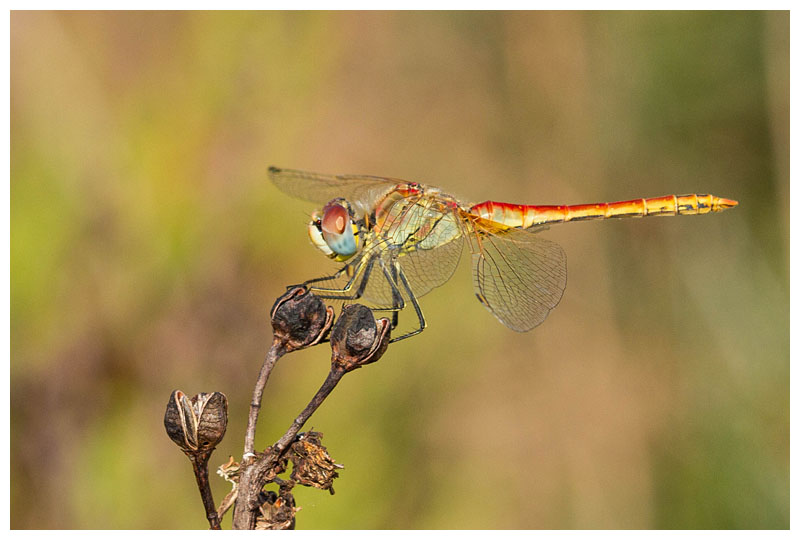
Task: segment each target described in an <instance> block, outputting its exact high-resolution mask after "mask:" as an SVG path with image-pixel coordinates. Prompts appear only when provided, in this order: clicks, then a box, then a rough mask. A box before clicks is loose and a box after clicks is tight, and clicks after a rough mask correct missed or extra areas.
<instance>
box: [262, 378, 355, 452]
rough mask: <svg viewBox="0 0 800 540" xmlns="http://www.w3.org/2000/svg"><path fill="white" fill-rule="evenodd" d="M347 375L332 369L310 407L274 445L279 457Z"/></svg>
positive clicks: (312, 399) (273, 448)
mask: <svg viewBox="0 0 800 540" xmlns="http://www.w3.org/2000/svg"><path fill="white" fill-rule="evenodd" d="M345 373H347V372H346V371H345V370H344V369H342V368H340V367H338V366H333V367H331V371H330V373H328V376H327V377H326V378H325V382H323V383H322V386H320V388H319V390H317V393H316V394H315V395H314V397H313V398H311V401H310V402H309V403H308V405H306V408H305V409H303V412H301V413H300V414H299V415H297V418H295V419H294V422H292V425H291V426H290V427H289V429H288V430H287V431H286V433H284V434H283V437H281V438H280V439H279V440H278V442H276V443H275V444H273V445H272V450H273V451H274V452H275V453H276V454H277V455H279V456H280V455H281V454H283V452H284V450H286V448H288V447H289V445H290V444H291V443H292V442H293V441H294V438H295V437H297V434H298V433H299V432H300V429H302V427H303V425H305V423H306V422H307V421H308V419H309V418H311V415H312V414H314V411H316V410H317V409H318V408H319V406H320V405H322V402H323V401H325V398H327V397H328V395H329V394H330V393H331V392H333V389H334V388H336V385H337V384H339V381H341V380H342V377H344V374H345Z"/></svg>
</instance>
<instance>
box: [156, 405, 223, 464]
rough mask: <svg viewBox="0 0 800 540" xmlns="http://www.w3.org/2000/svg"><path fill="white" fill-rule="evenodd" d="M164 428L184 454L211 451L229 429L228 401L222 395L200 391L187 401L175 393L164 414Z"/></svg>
mask: <svg viewBox="0 0 800 540" xmlns="http://www.w3.org/2000/svg"><path fill="white" fill-rule="evenodd" d="M164 427H165V428H166V430H167V435H169V438H170V439H172V441H173V442H174V443H175V444H177V445H178V446H180V447H181V449H183V451H184V452H186V453H197V452H207V451H209V450H212V449H213V448H214V447H215V446H217V444H218V443H219V442H220V441H221V440H222V438H223V437H224V436H225V430H226V429H227V427H228V398H227V397H225V394H223V393H221V392H211V393H205V392H202V393H200V394H197V395H196V396H194V397H192V398H191V399H189V398H188V397H187V396H186V394H184V393H183V392H181V391H180V390H175V391H174V392H172V395H171V396H170V398H169V403H167V410H166V412H165V413H164Z"/></svg>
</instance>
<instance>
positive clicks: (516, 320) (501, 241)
mask: <svg viewBox="0 0 800 540" xmlns="http://www.w3.org/2000/svg"><path fill="white" fill-rule="evenodd" d="M476 245H477V249H475V250H474V252H473V256H472V257H473V267H472V269H473V283H474V286H475V293H476V295H477V296H478V300H480V301H481V303H483V304H484V305H485V306H486V307H487V308H488V309H489V311H491V312H492V314H493V315H494V316H495V317H497V318H498V319H499V320H500V322H502V323H503V324H505V325H506V326H508V327H509V328H511V329H512V330H516V331H517V332H526V331H528V330H531V329H532V328H534V327H536V326H538V325H539V324H541V323H542V322H543V321H544V320H545V318H547V315H548V314H549V313H550V310H552V309H553V308H554V307H556V305H558V302H559V301H560V300H561V296H562V295H563V294H564V288H565V287H566V285H567V258H566V255H565V254H564V250H563V249H561V246H559V245H558V244H556V243H555V242H551V241H549V240H546V239H544V238H540V237H539V236H537V235H536V233H535V232H533V231H531V230H522V229H508V230H505V231H500V232H497V233H492V234H480V236H479V237H478V239H477V242H476Z"/></svg>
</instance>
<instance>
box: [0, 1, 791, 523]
mask: <svg viewBox="0 0 800 540" xmlns="http://www.w3.org/2000/svg"><path fill="white" fill-rule="evenodd" d="M11 92H12V94H11V133H12V145H11V160H12V161H11V177H12V181H11V201H12V208H11V231H12V233H11V234H12V237H11V261H12V262H11V271H12V283H11V309H12V324H11V333H12V362H11V377H12V400H11V406H12V412H11V419H12V424H11V441H12V445H11V450H12V482H11V488H12V505H11V516H12V522H11V525H12V527H14V528H51V527H63V528H123V527H124V528H173V527H175V528H178V527H191V528H194V527H204V526H205V525H204V519H203V516H202V512H201V508H200V506H199V504H198V502H199V501H198V497H197V495H196V493H195V492H194V485H193V481H192V479H191V476H190V475H191V473H190V469H189V467H188V464H187V463H185V458H183V457H182V456H180V454H179V452H177V451H175V449H174V448H172V447H171V443H170V442H169V441H168V439H167V438H166V437H165V435H164V433H163V428H162V426H161V417H162V415H163V407H164V406H165V404H166V401H167V399H168V397H169V393H170V391H171V390H173V389H174V388H181V389H183V390H185V391H187V392H190V393H193V392H197V391H210V390H219V391H223V392H225V393H226V394H227V395H228V397H229V399H230V409H231V414H232V418H231V425H230V427H229V432H228V437H227V440H226V441H224V442H223V445H222V446H221V447H220V451H219V454H218V461H219V463H222V462H223V461H225V458H226V457H227V455H228V454H233V455H236V454H238V453H240V452H241V443H242V440H241V439H242V433H243V430H244V416H245V415H246V408H247V402H248V400H249V392H250V390H249V389H248V388H249V387H250V385H251V384H252V382H253V380H254V378H255V376H256V373H257V370H258V367H259V363H260V358H261V356H262V355H263V353H264V352H265V350H266V346H267V343H268V342H269V340H270V331H269V329H268V325H267V322H266V318H267V310H268V308H269V306H270V305H271V304H272V301H273V299H274V298H275V297H276V296H277V295H278V294H280V292H281V291H282V287H283V286H284V285H286V284H289V283H294V282H297V281H301V280H303V279H306V278H309V277H313V276H314V275H316V274H317V273H318V272H319V269H320V268H321V265H322V264H324V263H322V262H321V260H320V255H319V254H318V253H316V252H315V250H313V248H311V247H310V246H308V245H307V242H306V240H305V232H304V223H305V220H306V217H307V215H308V213H309V212H310V211H311V210H312V208H310V207H309V205H307V204H304V203H302V202H299V201H291V200H288V199H287V198H286V197H285V196H284V195H282V194H280V193H278V192H277V191H276V190H275V189H274V188H273V187H272V186H271V185H269V184H268V182H267V181H266V167H267V166H268V165H270V164H275V165H279V166H287V167H293V168H303V169H309V170H318V171H321V172H331V173H348V172H349V173H368V174H381V175H386V176H394V177H400V178H407V179H409V180H417V181H421V182H426V183H430V184H434V185H440V186H441V187H443V188H448V190H450V191H453V192H456V193H458V194H461V196H464V197H467V198H471V199H472V200H473V201H479V200H484V199H494V200H505V201H517V202H527V203H542V204H548V203H582V202H591V201H595V200H618V199H625V198H632V197H637V196H653V195H662V194H666V193H673V192H677V193H684V192H711V193H714V194H717V195H723V196H727V197H731V198H734V199H738V200H739V201H740V203H741V204H740V207H738V208H736V209H735V210H733V211H730V212H726V213H725V214H722V215H715V216H705V217H698V218H676V219H670V220H643V221H635V222H630V221H628V222H609V223H585V224H574V225H566V226H563V227H556V228H553V229H552V230H551V231H549V232H548V233H546V234H547V235H548V237H549V238H551V239H554V240H557V241H559V242H560V243H561V244H562V245H563V246H564V247H565V249H566V251H567V253H568V258H569V272H570V274H569V284H568V287H567V292H566V295H565V297H564V300H563V301H562V304H561V305H560V306H559V307H558V308H557V309H556V310H555V311H554V312H553V314H552V315H551V317H550V318H549V319H548V321H547V322H546V323H545V324H544V325H543V326H541V327H540V328H538V329H536V330H535V331H534V332H532V333H528V334H514V333H512V332H510V331H508V330H507V329H505V328H504V327H503V326H502V325H500V324H499V323H497V322H496V321H495V320H494V319H493V318H492V317H491V316H490V315H489V314H488V313H487V312H486V311H485V310H483V308H482V307H480V305H479V304H478V303H477V302H476V301H475V300H474V297H473V295H472V293H471V284H470V282H469V270H468V268H467V264H466V262H464V264H463V265H462V266H463V267H462V268H461V269H460V272H459V273H458V274H457V276H456V277H455V278H454V279H453V280H452V282H451V283H448V284H447V285H445V286H444V287H443V288H442V289H441V290H437V291H434V292H433V293H431V294H430V295H429V296H427V297H425V298H424V302H423V307H424V308H425V310H426V314H427V316H428V319H429V323H430V329H429V330H427V331H426V332H425V333H424V334H423V335H422V336H420V337H419V338H417V339H414V340H409V341H407V342H404V343H401V344H398V345H397V346H396V347H393V348H392V350H390V351H389V353H388V354H387V355H386V356H385V357H384V359H383V360H382V361H381V362H380V363H379V364H377V365H375V366H371V367H370V368H369V369H365V370H361V371H360V372H358V373H356V374H354V375H353V376H352V377H350V378H349V380H347V381H345V382H344V383H343V385H342V388H340V389H337V391H336V392H335V393H334V395H333V397H332V398H331V399H330V400H329V401H328V402H326V403H325V405H324V406H323V408H322V409H321V410H320V411H319V413H318V415H316V416H315V417H314V419H313V422H312V423H313V426H314V427H315V428H316V429H318V430H321V431H323V432H324V433H325V444H326V445H327V446H328V449H329V451H330V452H331V454H332V455H333V456H334V457H335V458H336V459H337V460H338V461H340V462H343V463H344V464H345V466H346V469H345V470H344V471H343V474H342V477H341V479H340V480H338V481H337V486H336V490H337V494H336V496H334V497H330V496H329V495H328V494H327V493H316V492H311V491H310V490H308V491H307V492H303V493H299V494H298V497H299V502H300V504H301V505H302V506H303V508H304V510H303V511H302V512H301V513H300V515H299V516H298V520H299V521H298V523H299V526H300V527H301V528H343V527H347V528H439V527H441V528H584V527H588V528H605V527H614V528H629V527H637V528H645V527H659V528H694V527H700V528H728V527H730V528H785V527H788V501H789V487H788V486H789V484H788V470H789V457H788V456H789V453H788V449H789V438H788V426H789V412H788V403H789V387H788V371H789V356H788V344H789V331H788V313H789V312H788V262H787V261H788V259H787V257H788V226H787V225H788V215H789V213H788V136H789V131H788V106H789V101H788V100H789V98H788V14H787V13H757V12H751V13H681V12H672V13H658V12H655V13H631V12H615V13H580V12H571V13H459V12H454V13H413V12H411V13H391V12H371V13H358V12H353V13H326V12H315V13H258V14H252V13H148V12H138V13H126V12H116V13H92V12H87V13H49V12H35V13H34V12H14V13H12V16H11ZM454 338H455V339H454ZM326 362H327V359H326V353H325V352H324V351H323V350H313V351H305V352H302V353H298V354H297V355H296V357H295V358H290V359H287V360H286V361H285V363H284V364H283V365H280V366H279V367H278V369H277V371H276V373H275V375H274V377H273V379H272V380H271V382H270V387H269V388H268V390H267V395H266V402H265V414H264V415H263V419H262V423H261V426H260V430H259V441H258V443H259V444H260V445H266V444H269V443H270V442H272V440H273V439H274V438H275V437H277V436H278V435H279V434H280V433H281V432H282V430H283V429H284V428H285V427H286V426H287V425H288V423H289V421H290V419H291V418H293V417H294V415H295V414H296V412H297V411H298V410H299V409H300V408H301V407H302V406H303V405H304V404H305V402H306V401H307V399H308V398H309V397H310V396H311V394H312V393H313V391H314V390H315V388H316V386H317V385H318V384H319V383H320V382H321V381H322V379H323V377H324V374H325V371H326V368H325V364H326ZM212 482H216V483H215V484H213V486H212V487H214V488H215V489H216V490H217V497H218V498H221V496H222V495H223V493H224V492H225V490H226V489H227V487H226V486H225V485H224V483H223V482H222V480H218V479H215V480H212ZM41 500H47V501H48V502H49V504H48V505H47V508H46V511H44V512H43V511H41V510H40V507H37V506H36V502H37V501H41ZM54 502H55V503H56V504H53V503H54Z"/></svg>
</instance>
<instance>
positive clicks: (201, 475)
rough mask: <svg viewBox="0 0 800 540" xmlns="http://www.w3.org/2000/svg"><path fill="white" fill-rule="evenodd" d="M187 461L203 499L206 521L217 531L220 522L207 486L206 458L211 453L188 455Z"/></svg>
mask: <svg viewBox="0 0 800 540" xmlns="http://www.w3.org/2000/svg"><path fill="white" fill-rule="evenodd" d="M186 455H188V456H189V460H190V461H191V462H192V468H193V469H194V477H195V479H196V480H197V487H198V489H200V498H202V499H203V506H204V507H205V509H206V519H208V524H209V525H210V528H211V529H213V530H219V529H220V528H221V527H220V520H219V514H217V509H216V507H215V506H214V496H213V495H212V493H211V488H210V487H209V485H208V458H209V457H210V456H211V452H198V453H188V452H187V454H186Z"/></svg>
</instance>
